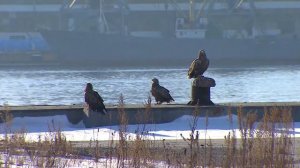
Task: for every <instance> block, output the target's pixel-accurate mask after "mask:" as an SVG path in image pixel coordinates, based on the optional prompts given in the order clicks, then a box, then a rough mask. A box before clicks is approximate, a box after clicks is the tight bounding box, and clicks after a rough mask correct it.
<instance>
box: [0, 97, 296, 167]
mask: <svg viewBox="0 0 300 168" xmlns="http://www.w3.org/2000/svg"><path fill="white" fill-rule="evenodd" d="M123 99H124V98H123V96H122V95H121V97H120V101H119V118H120V121H119V122H120V124H119V132H118V140H114V139H113V138H112V139H111V140H110V141H109V145H108V146H106V147H105V146H101V143H102V142H101V141H98V139H97V137H98V133H97V135H95V136H96V138H94V140H91V142H90V145H89V146H88V147H78V146H74V145H72V143H71V142H68V141H67V140H66V138H65V136H64V135H63V134H62V133H61V131H60V128H57V127H55V125H54V124H53V123H51V124H49V135H48V136H47V137H44V138H39V139H38V140H37V141H34V142H28V141H26V140H25V139H26V130H20V131H19V132H13V133H12V132H11V131H9V126H7V127H6V128H5V130H6V131H5V132H6V133H5V134H4V135H3V137H2V138H1V141H0V156H1V158H0V160H1V165H0V167H9V165H11V164H16V162H18V163H17V164H18V165H22V164H25V159H24V158H22V157H21V156H26V157H29V158H30V162H31V163H32V164H33V165H34V166H37V167H67V162H66V160H64V159H63V158H68V159H76V158H81V157H83V156H85V157H86V156H89V157H90V158H94V160H95V162H98V161H99V159H100V158H104V159H106V164H107V165H111V164H112V163H113V162H115V161H116V162H117V163H116V165H117V167H126V166H127V167H128V166H130V167H155V165H156V164H157V163H161V162H162V163H164V165H165V166H166V167H168V166H174V167H216V166H218V167H294V163H295V161H294V160H295V158H294V152H295V151H294V150H293V149H294V145H295V144H294V141H293V140H294V139H293V134H291V133H290V132H291V131H293V120H292V115H291V110H290V109H288V108H281V107H273V108H269V109H267V108H266V109H265V112H264V116H263V118H262V119H261V121H260V122H257V121H258V117H257V114H256V113H255V112H245V111H243V109H242V107H240V108H239V109H238V116H237V117H238V122H239V123H238V124H239V129H238V131H239V133H240V135H241V137H237V132H236V130H234V129H232V131H231V132H230V133H229V134H228V135H227V136H226V137H225V138H224V143H223V145H220V146H214V145H213V143H212V140H211V139H209V138H207V136H206V132H207V127H208V117H206V131H205V135H204V136H205V139H204V140H200V138H199V137H200V133H199V132H198V131H197V121H198V119H199V114H200V113H201V111H200V110H201V108H199V107H195V111H194V114H193V119H192V120H191V121H190V131H191V132H190V135H189V137H184V136H183V135H182V140H181V143H185V144H186V145H183V146H180V147H179V146H176V144H175V145H174V146H172V145H169V144H168V141H166V140H152V139H155V137H154V138H152V139H151V138H149V134H148V133H149V131H150V130H147V126H146V124H143V123H147V122H146V121H150V120H151V98H150V97H149V98H148V100H147V101H146V103H145V107H146V108H145V109H146V110H145V111H141V112H140V114H139V115H137V116H136V117H137V119H139V120H140V121H141V122H140V123H141V124H140V125H139V126H138V127H137V130H135V137H130V136H129V134H128V124H127V123H128V118H127V116H126V113H125V108H124V101H123ZM0 114H1V119H2V120H3V121H10V120H11V117H10V115H9V110H6V111H4V112H1V113H0ZM228 117H229V121H231V124H233V119H232V117H233V114H232V113H231V109H228ZM7 123H9V122H7ZM148 123H149V122H148ZM98 132H99V131H98ZM112 137H113V136H112ZM15 155H17V156H20V157H19V159H17V160H12V159H11V158H12V156H15Z"/></svg>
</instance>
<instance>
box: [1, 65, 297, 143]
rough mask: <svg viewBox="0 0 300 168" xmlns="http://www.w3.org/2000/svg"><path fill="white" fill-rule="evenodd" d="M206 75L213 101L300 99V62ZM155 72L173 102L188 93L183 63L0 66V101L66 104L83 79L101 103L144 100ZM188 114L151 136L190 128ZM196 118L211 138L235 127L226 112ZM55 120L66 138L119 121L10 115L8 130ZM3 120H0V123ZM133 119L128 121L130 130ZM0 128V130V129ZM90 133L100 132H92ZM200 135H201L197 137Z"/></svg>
mask: <svg viewBox="0 0 300 168" xmlns="http://www.w3.org/2000/svg"><path fill="white" fill-rule="evenodd" d="M205 76H207V77H211V78H214V79H215V80H216V87H214V88H212V89H211V92H212V93H211V97H212V100H213V101H214V102H215V103H225V102H288V101H289V102H296V101H299V100H300V94H299V93H300V78H299V77H300V66H295V65H293V66H287V65H286V66H257V67H226V68H224V67H222V68H221V67H220V68H209V69H208V71H207V72H206V73H205ZM154 77H156V78H158V79H159V80H160V83H161V85H163V86H165V87H166V88H168V89H169V90H170V92H171V95H172V96H173V97H174V99H175V102H176V103H187V102H188V101H189V99H190V90H191V80H190V79H188V78H187V67H178V68H147V69H143V68H135V69H134V68H123V69H114V68H110V69H100V68H70V67H69V68H66V67H64V68H62V67H56V66H52V67H30V68H28V67H0V91H1V92H0V93H1V94H0V104H9V105H58V104H63V105H69V104H82V103H83V95H84V88H85V85H86V83H87V82H91V83H93V84H94V88H95V90H97V91H98V92H99V93H100V94H101V95H102V97H103V98H104V99H105V103H106V104H117V103H118V99H119V96H120V95H121V94H123V95H124V97H125V103H127V104H139V103H144V102H145V100H146V99H147V97H148V96H149V90H150V87H151V79H152V78H154ZM190 121H191V116H183V117H181V118H178V119H177V120H175V121H173V122H171V123H166V124H156V125H148V126H147V129H148V130H149V133H150V134H151V135H155V136H156V139H181V136H180V135H181V134H182V135H185V136H188V135H189V133H190ZM205 122H206V120H205V118H200V119H199V121H198V123H197V130H199V131H200V132H201V135H204V133H203V132H205V131H206V129H207V130H208V133H207V136H209V137H210V138H216V139H219V138H221V139H222V138H223V137H224V136H225V135H227V134H228V132H230V131H231V130H235V129H238V125H237V124H238V123H237V119H236V117H235V118H234V120H233V123H230V122H229V120H228V117H227V116H222V117H216V118H209V120H208V126H206V124H205ZM51 123H55V125H56V126H57V127H59V128H60V129H61V130H62V131H63V133H65V134H66V136H67V139H68V140H91V139H95V138H96V139H99V140H108V139H110V138H111V134H112V133H116V135H117V132H118V126H109V127H100V128H89V129H86V128H85V127H84V125H83V123H79V124H77V125H72V124H71V123H69V122H68V121H67V119H66V117H65V116H51V117H24V118H14V119H13V120H12V121H11V123H10V124H11V125H10V128H11V129H12V131H17V130H19V129H25V130H26V131H27V132H28V133H29V134H28V135H29V136H28V137H32V138H33V139H36V138H37V137H38V136H39V135H40V134H46V133H47V132H48V131H49V124H51ZM4 126H5V124H4V123H2V124H0V128H3V127H4ZM294 126H295V132H294V133H295V135H296V136H299V137H300V134H299V132H300V123H294ZM137 128H138V126H137V125H133V126H130V127H129V130H128V131H129V133H134V132H135V129H137ZM3 131H4V130H2V129H1V131H0V134H1V133H4V132H3ZM95 135H101V136H99V137H98V136H97V137H95ZM201 138H204V137H201Z"/></svg>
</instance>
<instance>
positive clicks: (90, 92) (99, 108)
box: [84, 83, 107, 114]
mask: <svg viewBox="0 0 300 168" xmlns="http://www.w3.org/2000/svg"><path fill="white" fill-rule="evenodd" d="M84 99H85V102H86V103H87V104H88V106H89V109H90V110H91V111H95V112H100V113H102V114H106V113H107V110H106V107H105V105H104V103H103V102H104V100H103V99H102V97H101V96H100V95H99V93H98V92H96V91H94V89H93V85H92V84H91V83H87V84H86V88H85V95H84Z"/></svg>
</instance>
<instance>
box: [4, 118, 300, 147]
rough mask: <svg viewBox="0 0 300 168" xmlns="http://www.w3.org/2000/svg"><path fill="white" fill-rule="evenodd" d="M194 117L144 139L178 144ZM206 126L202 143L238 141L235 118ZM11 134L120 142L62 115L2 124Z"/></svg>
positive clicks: (202, 121) (150, 130)
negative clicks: (53, 133) (55, 134)
mask: <svg viewBox="0 0 300 168" xmlns="http://www.w3.org/2000/svg"><path fill="white" fill-rule="evenodd" d="M192 120H193V117H192V116H188V115H186V116H182V117H180V118H178V119H176V120H174V121H173V122H170V123H165V124H147V125H145V129H144V133H145V134H144V135H147V136H148V137H149V138H150V139H156V140H160V139H166V140H176V139H182V137H181V135H183V136H184V137H189V134H190V133H191V123H192ZM207 121H208V122H206V118H203V117H200V118H198V120H197V122H196V131H198V132H199V135H200V139H205V138H206V139H208V138H210V139H224V137H225V136H226V135H228V133H229V132H232V130H235V131H236V133H237V134H236V135H237V137H239V131H238V122H237V117H236V116H233V119H232V122H230V121H229V119H228V116H221V117H210V118H208V120H207ZM294 127H295V130H294V131H293V132H291V133H293V134H294V135H295V137H300V123H294ZM4 128H8V129H6V130H9V131H11V132H17V131H19V130H24V129H25V132H26V138H27V139H30V140H37V138H38V137H39V136H43V135H47V134H48V133H49V131H50V130H51V131H53V130H61V131H62V133H63V134H64V135H65V136H66V138H67V140H68V141H90V140H111V139H114V140H118V131H119V126H104V127H96V128H85V127H84V124H83V123H82V122H80V123H79V124H77V125H73V124H71V123H69V122H68V120H67V118H66V117H65V116H63V115H57V116H51V117H23V118H14V119H13V120H12V121H11V122H10V123H5V124H4V123H2V124H0V134H4V133H5V129H4ZM142 128H143V125H128V127H127V133H128V137H134V136H135V132H137V130H138V131H139V132H140V131H141V130H142Z"/></svg>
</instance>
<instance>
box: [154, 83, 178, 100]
mask: <svg viewBox="0 0 300 168" xmlns="http://www.w3.org/2000/svg"><path fill="white" fill-rule="evenodd" d="M152 82H153V83H152V87H151V94H152V96H153V97H154V98H155V101H156V103H157V104H162V103H163V102H167V103H170V102H171V101H174V99H173V98H172V96H171V95H170V93H169V90H168V89H166V88H164V87H163V86H160V85H159V81H158V79H156V78H153V79H152Z"/></svg>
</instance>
